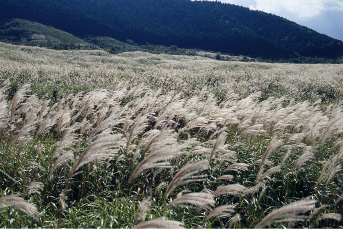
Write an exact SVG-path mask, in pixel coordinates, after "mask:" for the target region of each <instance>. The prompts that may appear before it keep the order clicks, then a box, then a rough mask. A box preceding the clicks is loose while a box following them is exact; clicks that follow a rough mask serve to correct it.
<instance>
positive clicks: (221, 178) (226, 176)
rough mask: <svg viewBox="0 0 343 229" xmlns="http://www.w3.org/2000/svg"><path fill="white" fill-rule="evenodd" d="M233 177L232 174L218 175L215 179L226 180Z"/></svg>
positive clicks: (230, 179)
mask: <svg viewBox="0 0 343 229" xmlns="http://www.w3.org/2000/svg"><path fill="white" fill-rule="evenodd" d="M233 178H234V176H232V175H223V176H220V177H218V178H217V179H216V180H228V181H232V180H233Z"/></svg>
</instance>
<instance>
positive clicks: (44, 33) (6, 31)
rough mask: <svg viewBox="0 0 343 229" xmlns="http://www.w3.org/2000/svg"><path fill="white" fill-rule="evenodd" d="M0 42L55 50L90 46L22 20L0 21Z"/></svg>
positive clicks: (53, 29)
mask: <svg viewBox="0 0 343 229" xmlns="http://www.w3.org/2000/svg"><path fill="white" fill-rule="evenodd" d="M0 41H4V42H9V43H15V44H24V45H34V46H41V47H48V48H55V49H66V48H89V47H90V46H91V45H90V44H88V43H86V42H85V41H84V40H82V39H80V38H78V37H76V36H74V35H72V34H70V33H67V32H64V31H61V30H59V29H55V28H53V27H50V26H46V25H43V24H41V23H37V22H32V21H27V20H24V19H9V20H0Z"/></svg>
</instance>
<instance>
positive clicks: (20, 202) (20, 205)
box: [0, 195, 38, 217]
mask: <svg viewBox="0 0 343 229" xmlns="http://www.w3.org/2000/svg"><path fill="white" fill-rule="evenodd" d="M2 207H14V208H15V209H18V210H20V211H22V212H25V213H26V214H28V215H30V216H33V217H34V216H35V215H37V214H38V212H37V208H36V206H35V205H33V204H30V203H29V202H27V201H26V200H24V199H23V198H22V197H20V196H19V195H9V196H5V197H2V198H0V208H2Z"/></svg>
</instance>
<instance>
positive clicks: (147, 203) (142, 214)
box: [137, 197, 151, 222]
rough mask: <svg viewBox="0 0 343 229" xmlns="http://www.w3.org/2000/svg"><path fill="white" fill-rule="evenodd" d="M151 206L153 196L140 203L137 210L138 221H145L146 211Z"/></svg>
mask: <svg viewBox="0 0 343 229" xmlns="http://www.w3.org/2000/svg"><path fill="white" fill-rule="evenodd" d="M150 206H151V197H148V198H145V199H144V200H142V202H140V203H139V206H138V210H137V221H142V222H144V221H145V212H146V211H147V210H148V209H149V208H150Z"/></svg>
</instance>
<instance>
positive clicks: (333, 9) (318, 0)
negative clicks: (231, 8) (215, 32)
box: [219, 0, 343, 40]
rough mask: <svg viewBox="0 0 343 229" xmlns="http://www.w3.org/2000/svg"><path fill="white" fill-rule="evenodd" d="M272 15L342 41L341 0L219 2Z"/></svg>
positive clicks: (342, 13)
mask: <svg viewBox="0 0 343 229" xmlns="http://www.w3.org/2000/svg"><path fill="white" fill-rule="evenodd" d="M219 1H220V2H223V3H231V4H235V5H240V6H244V7H249V8H250V9H252V10H261V11H264V12H268V13H272V14H275V15H278V16H281V17H284V18H286V19H288V20H291V21H294V22H296V23H298V24H300V25H303V26H306V27H308V28H311V29H313V30H315V31H317V32H319V33H323V34H326V35H328V36H330V37H333V38H336V39H338V40H343V0H219Z"/></svg>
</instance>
